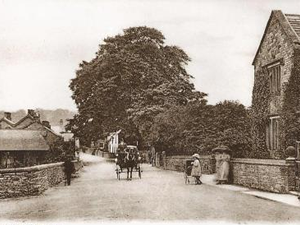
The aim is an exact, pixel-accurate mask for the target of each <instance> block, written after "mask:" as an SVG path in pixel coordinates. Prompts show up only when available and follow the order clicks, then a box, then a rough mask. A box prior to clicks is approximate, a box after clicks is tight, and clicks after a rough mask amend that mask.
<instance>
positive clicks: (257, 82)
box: [252, 10, 300, 159]
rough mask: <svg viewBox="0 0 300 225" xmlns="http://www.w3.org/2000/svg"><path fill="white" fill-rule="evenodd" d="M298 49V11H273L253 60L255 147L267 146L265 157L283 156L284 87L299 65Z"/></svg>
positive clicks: (284, 141)
mask: <svg viewBox="0 0 300 225" xmlns="http://www.w3.org/2000/svg"><path fill="white" fill-rule="evenodd" d="M299 49H300V15H294V14H284V13H282V11H280V10H274V11H272V13H271V16H270V18H269V20H268V23H267V26H266V28H265V31H264V34H263V37H262V40H261V42H260V45H259V47H258V50H257V52H256V55H255V58H254V60H253V63H252V64H253V66H254V88H253V100H252V109H253V115H254V117H253V118H254V119H253V124H252V132H253V135H254V151H255V149H256V150H257V149H267V151H266V154H265V156H264V157H265V158H273V159H280V158H282V159H283V158H284V151H283V149H284V148H285V147H286V146H285V144H286V142H287V140H286V137H287V135H285V134H284V133H283V130H284V126H285V125H286V124H285V123H286V121H284V119H283V113H284V110H285V109H284V107H285V103H286V90H287V87H288V83H289V81H290V78H291V75H292V73H293V71H294V72H295V71H298V69H300V60H298V59H299V57H300V51H299ZM299 76H300V74H299ZM299 90H300V86H299ZM294 97H295V98H299V96H294ZM299 140H300V137H299ZM294 144H296V143H294ZM257 151H258V150H257ZM258 156H259V154H258Z"/></svg>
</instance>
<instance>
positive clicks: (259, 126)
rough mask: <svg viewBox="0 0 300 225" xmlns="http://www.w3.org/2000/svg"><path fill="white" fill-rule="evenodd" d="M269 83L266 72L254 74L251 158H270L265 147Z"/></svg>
mask: <svg viewBox="0 0 300 225" xmlns="http://www.w3.org/2000/svg"><path fill="white" fill-rule="evenodd" d="M269 85H270V82H269V79H268V75H267V71H266V70H264V69H260V70H259V71H257V72H256V75H255V81H254V87H253V93H252V109H251V136H252V151H251V154H250V157H251V158H270V153H269V151H268V150H267V146H266V126H267V123H268V115H269V105H270V86H269Z"/></svg>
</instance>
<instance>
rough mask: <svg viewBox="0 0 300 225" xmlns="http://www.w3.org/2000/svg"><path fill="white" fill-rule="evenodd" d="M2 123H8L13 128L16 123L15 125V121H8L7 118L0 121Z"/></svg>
mask: <svg viewBox="0 0 300 225" xmlns="http://www.w3.org/2000/svg"><path fill="white" fill-rule="evenodd" d="M1 121H4V122H6V123H7V124H9V125H10V126H12V127H13V126H15V123H14V122H13V121H11V120H9V119H7V118H6V117H3V118H2V119H0V122H1Z"/></svg>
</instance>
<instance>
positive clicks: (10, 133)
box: [0, 129, 50, 168]
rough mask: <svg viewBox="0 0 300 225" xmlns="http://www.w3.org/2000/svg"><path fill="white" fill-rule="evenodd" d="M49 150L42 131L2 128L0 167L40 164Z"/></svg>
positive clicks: (0, 132) (0, 134)
mask: <svg viewBox="0 0 300 225" xmlns="http://www.w3.org/2000/svg"><path fill="white" fill-rule="evenodd" d="M49 150H50V147H49V145H48V144H47V142H46V140H45V138H44V137H43V136H42V133H41V132H40V131H34V130H15V129H2V130H0V168H13V167H24V166H33V165H38V164H40V163H41V162H43V159H44V156H45V152H47V151H49Z"/></svg>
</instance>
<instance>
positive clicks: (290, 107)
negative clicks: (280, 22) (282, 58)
mask: <svg viewBox="0 0 300 225" xmlns="http://www.w3.org/2000/svg"><path fill="white" fill-rule="evenodd" d="M294 63H295V65H300V50H295V56H294ZM299 74H300V67H299V66H294V67H293V68H292V71H291V76H290V79H289V82H288V83H287V85H286V87H285V88H284V90H285V92H284V100H283V102H284V103H283V107H282V118H283V121H284V123H283V129H282V133H281V136H282V137H283V140H284V141H283V143H282V145H283V146H282V148H283V149H285V148H287V147H288V146H295V144H296V141H299V140H300V120H299V112H300V99H299V97H298V96H300V88H299V87H300V77H299ZM286 156H287V155H285V157H286Z"/></svg>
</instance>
